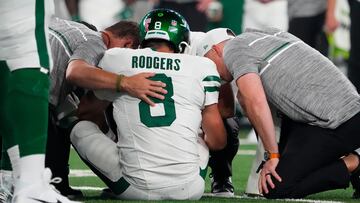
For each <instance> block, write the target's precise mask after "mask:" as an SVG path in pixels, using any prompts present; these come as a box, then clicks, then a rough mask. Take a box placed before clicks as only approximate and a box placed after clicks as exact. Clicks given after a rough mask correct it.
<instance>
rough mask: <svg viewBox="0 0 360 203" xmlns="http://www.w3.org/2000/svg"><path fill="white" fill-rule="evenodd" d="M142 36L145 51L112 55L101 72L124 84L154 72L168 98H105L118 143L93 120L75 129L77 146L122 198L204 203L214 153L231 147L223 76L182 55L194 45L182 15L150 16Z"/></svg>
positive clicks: (105, 59) (116, 95) (158, 12)
mask: <svg viewBox="0 0 360 203" xmlns="http://www.w3.org/2000/svg"><path fill="white" fill-rule="evenodd" d="M140 36H141V39H140V40H141V47H142V48H144V49H138V50H133V49H124V48H115V49H110V50H108V51H107V52H106V53H105V55H104V57H103V59H102V60H101V62H100V64H99V66H100V67H101V68H103V69H104V70H107V71H110V72H114V73H117V74H120V75H119V78H118V83H121V80H122V77H123V75H126V76H130V75H134V74H137V73H141V72H147V71H153V72H155V73H156V75H155V76H154V77H153V78H152V79H153V80H156V81H162V82H164V83H166V90H167V94H165V99H163V100H159V99H153V101H154V102H155V103H156V105H155V106H149V105H148V104H147V103H145V102H143V101H141V100H139V99H137V98H135V97H132V96H130V95H129V94H126V93H114V92H108V91H97V92H95V95H96V96H97V97H99V98H100V99H106V100H108V101H112V102H113V104H112V105H113V116H114V119H115V122H116V124H117V126H118V128H117V136H118V137H117V139H118V142H117V143H115V142H113V141H112V140H111V139H110V138H108V137H106V136H105V135H104V134H103V133H102V131H101V130H100V129H99V128H98V126H97V125H96V124H94V123H92V122H90V121H81V122H79V123H78V124H77V125H75V127H74V128H73V130H72V133H71V141H72V143H73V145H74V147H75V149H76V150H77V152H78V153H79V155H80V156H81V158H82V159H83V160H84V161H85V162H86V163H87V164H88V165H89V166H90V168H91V169H92V170H93V171H94V172H95V173H96V174H97V175H98V176H99V177H100V178H101V179H102V180H103V181H104V182H105V184H106V185H107V186H108V187H109V188H110V189H111V191H112V192H113V193H114V194H115V195H116V197H117V198H119V199H137V200H162V199H179V200H196V199H200V198H201V196H202V195H203V193H204V188H205V181H204V177H203V175H204V174H206V171H205V169H206V165H207V161H208V148H209V149H211V150H220V149H222V148H223V147H224V146H225V144H226V131H225V128H224V125H223V121H222V119H221V116H220V113H219V110H218V107H217V102H218V94H219V93H218V91H219V87H220V78H219V75H218V72H217V71H216V67H215V64H214V63H213V62H211V61H210V60H208V59H206V58H202V57H197V56H190V55H185V54H179V53H182V52H183V50H184V47H185V46H186V44H187V43H188V41H189V27H188V24H187V22H186V21H185V19H184V18H183V17H182V16H181V15H180V14H178V13H176V12H174V11H171V10H166V9H159V10H154V11H151V12H149V13H148V14H147V15H145V17H144V18H143V20H142V21H141V23H140ZM200 126H202V129H203V131H204V136H203V137H199V136H198V130H199V128H200Z"/></svg>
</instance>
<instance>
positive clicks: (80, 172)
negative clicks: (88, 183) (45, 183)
mask: <svg viewBox="0 0 360 203" xmlns="http://www.w3.org/2000/svg"><path fill="white" fill-rule="evenodd" d="M69 176H70V177H96V175H95V173H94V172H92V171H91V170H89V169H71V170H70V174H69Z"/></svg>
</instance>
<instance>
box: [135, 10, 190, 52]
mask: <svg viewBox="0 0 360 203" xmlns="http://www.w3.org/2000/svg"><path fill="white" fill-rule="evenodd" d="M139 26H140V46H141V47H144V45H145V43H146V42H147V41H149V40H152V39H161V40H165V41H167V42H169V43H170V44H171V45H172V46H173V48H174V51H175V52H176V53H182V52H183V51H184V49H185V47H186V46H187V45H189V41H190V29H189V25H188V23H187V22H186V20H185V18H184V17H182V16H181V15H180V14H179V13H177V12H175V11H173V10H170V9H156V10H152V11H150V12H149V13H147V14H146V15H145V16H144V18H143V19H142V20H141V22H140V25H139Z"/></svg>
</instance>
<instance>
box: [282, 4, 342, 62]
mask: <svg viewBox="0 0 360 203" xmlns="http://www.w3.org/2000/svg"><path fill="white" fill-rule="evenodd" d="M335 2H336V0H317V1H312V0H302V1H298V0H288V15H289V32H290V33H291V34H293V35H295V36H297V37H299V38H300V39H301V40H302V41H304V42H305V43H306V44H308V45H310V46H311V47H313V48H315V49H317V50H318V51H320V53H322V54H323V55H324V56H327V55H328V43H327V39H326V35H325V32H327V33H332V32H334V31H335V29H336V28H337V27H338V22H337V20H336V18H335V14H334V10H335Z"/></svg>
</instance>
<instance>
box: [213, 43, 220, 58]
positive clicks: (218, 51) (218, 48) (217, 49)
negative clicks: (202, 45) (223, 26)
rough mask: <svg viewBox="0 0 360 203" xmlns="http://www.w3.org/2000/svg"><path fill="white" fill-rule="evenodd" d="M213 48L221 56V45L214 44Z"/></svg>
mask: <svg viewBox="0 0 360 203" xmlns="http://www.w3.org/2000/svg"><path fill="white" fill-rule="evenodd" d="M212 49H213V50H214V51H215V52H216V54H217V55H218V56H221V55H222V52H221V49H220V47H219V46H218V45H213V46H212Z"/></svg>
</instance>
